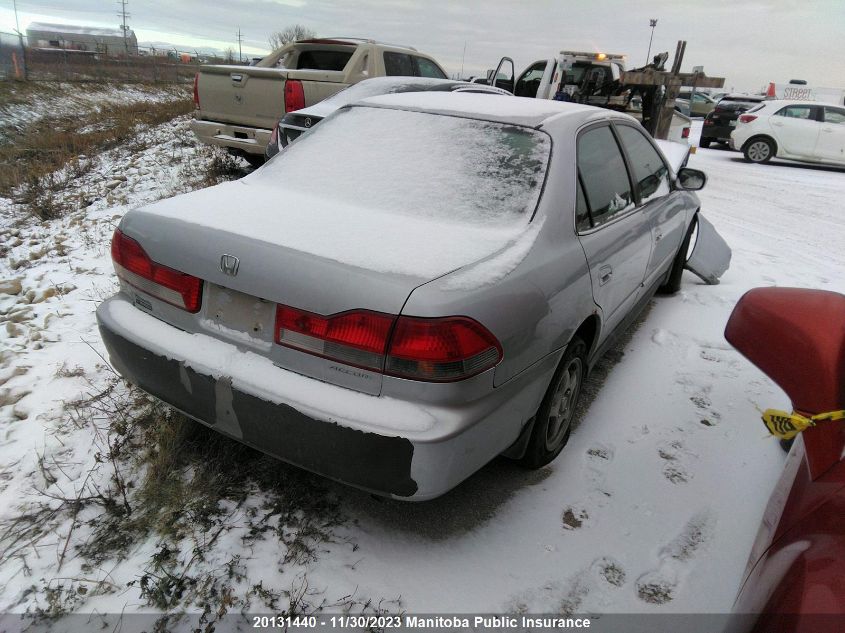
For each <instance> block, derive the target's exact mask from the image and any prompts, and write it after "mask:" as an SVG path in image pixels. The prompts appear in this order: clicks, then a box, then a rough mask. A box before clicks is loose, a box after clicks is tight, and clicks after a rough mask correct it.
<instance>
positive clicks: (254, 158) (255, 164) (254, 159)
mask: <svg viewBox="0 0 845 633" xmlns="http://www.w3.org/2000/svg"><path fill="white" fill-rule="evenodd" d="M242 156H243V159H244V160H245V161H246V162H248V163H249V165H250V167H252V168H253V169H258V168H259V167H261V166H262V165H263V164H264V162H265V160H266V158H265V156H264V154H248V153H247V152H244V153H243V154H242Z"/></svg>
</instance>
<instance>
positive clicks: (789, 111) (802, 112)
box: [775, 105, 815, 120]
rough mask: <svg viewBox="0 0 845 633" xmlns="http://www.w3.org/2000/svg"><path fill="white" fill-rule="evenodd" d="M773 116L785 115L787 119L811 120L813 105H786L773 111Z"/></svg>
mask: <svg viewBox="0 0 845 633" xmlns="http://www.w3.org/2000/svg"><path fill="white" fill-rule="evenodd" d="M775 116H785V117H787V118H789V119H807V120H813V119H814V118H815V117H814V116H813V107H812V106H808V105H794V106H786V107H785V108H781V109H780V110H778V111H777V112H775Z"/></svg>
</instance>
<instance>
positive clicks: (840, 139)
mask: <svg viewBox="0 0 845 633" xmlns="http://www.w3.org/2000/svg"><path fill="white" fill-rule="evenodd" d="M816 156H818V157H819V158H821V159H822V160H832V161H837V162H840V163H845V108H836V107H833V106H824V122H823V123H822V125H821V132H820V133H819V141H818V144H817V145H816Z"/></svg>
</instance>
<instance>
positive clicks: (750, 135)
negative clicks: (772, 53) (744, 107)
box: [730, 100, 845, 165]
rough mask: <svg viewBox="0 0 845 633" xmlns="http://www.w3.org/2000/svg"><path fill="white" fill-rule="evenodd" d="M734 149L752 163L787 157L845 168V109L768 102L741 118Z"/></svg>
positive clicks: (819, 105)
mask: <svg viewBox="0 0 845 633" xmlns="http://www.w3.org/2000/svg"><path fill="white" fill-rule="evenodd" d="M730 146H731V148H732V149H739V150H741V151H742V153H743V154H744V155H745V159H746V160H749V161H751V162H752V163H765V162H767V161H768V160H770V159H772V158H787V159H789V160H799V161H805V162H811V163H827V164H830V165H845V107H842V106H835V105H830V104H826V103H817V102H807V101H785V100H772V101H765V102H763V103H761V104H760V105H759V106H757V107H755V108H752V109H751V110H749V111H748V112H746V113H745V114H743V115H740V117H739V121H738V122H737V127H736V129H735V130H734V131H733V132H732V133H731V141H730Z"/></svg>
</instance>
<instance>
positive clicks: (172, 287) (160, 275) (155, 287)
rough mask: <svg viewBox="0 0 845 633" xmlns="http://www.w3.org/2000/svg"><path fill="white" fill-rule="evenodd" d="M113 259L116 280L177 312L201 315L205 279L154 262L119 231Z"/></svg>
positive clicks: (114, 243) (113, 248) (114, 244)
mask: <svg viewBox="0 0 845 633" xmlns="http://www.w3.org/2000/svg"><path fill="white" fill-rule="evenodd" d="M111 257H112V260H114V270H115V272H116V273H117V276H118V277H120V278H121V279H122V280H123V281H125V282H126V283H128V284H129V285H131V286H134V287H135V288H137V289H138V290H141V291H142V292H145V293H147V294H149V295H152V296H153V297H156V298H157V299H161V300H162V301H164V302H166V303H169V304H171V305H174V306H176V307H177V308H182V309H183V310H187V311H188V312H199V309H200V305H201V304H202V279H199V278H198V277H194V276H192V275H187V274H185V273H183V272H179V271H178V270H174V269H173V268H168V267H167V266H162V265H161V264H158V263H156V262H154V261H153V260H151V259H150V258H149V256H148V255H147V253H146V252H144V249H143V248H141V245H140V244H139V243H138V242H136V241H135V240H133V239H132V238H131V237H126V235H124V234H123V232H122V231H121V230H120V229H115V232H114V237H112V241H111Z"/></svg>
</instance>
